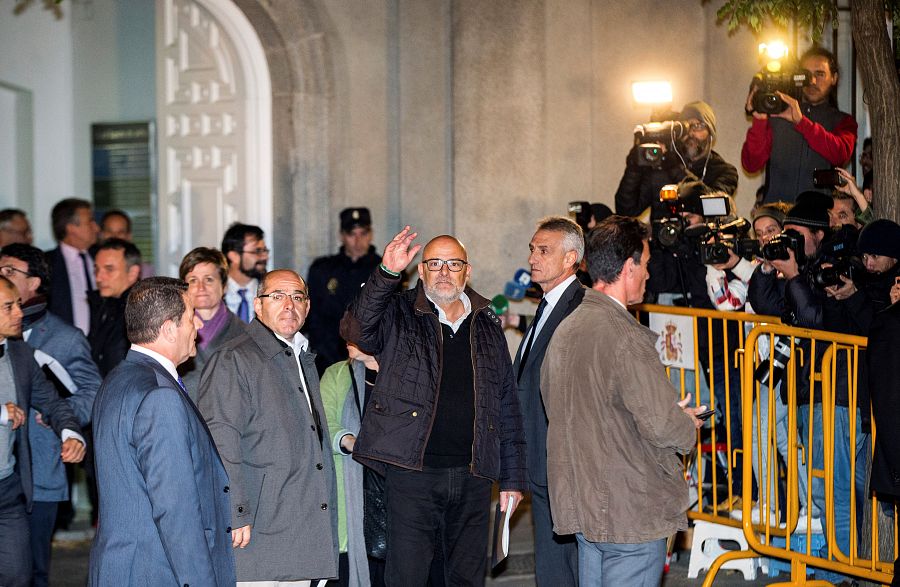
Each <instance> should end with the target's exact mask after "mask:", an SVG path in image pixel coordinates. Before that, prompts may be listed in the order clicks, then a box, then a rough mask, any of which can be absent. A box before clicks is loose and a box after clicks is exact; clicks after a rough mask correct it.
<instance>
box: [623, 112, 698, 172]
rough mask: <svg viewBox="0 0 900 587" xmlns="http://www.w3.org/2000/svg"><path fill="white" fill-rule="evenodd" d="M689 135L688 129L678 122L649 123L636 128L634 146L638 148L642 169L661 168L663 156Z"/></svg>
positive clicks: (639, 164)
mask: <svg viewBox="0 0 900 587" xmlns="http://www.w3.org/2000/svg"><path fill="white" fill-rule="evenodd" d="M686 133H687V128H686V127H685V125H684V124H683V123H682V122H679V121H677V120H664V121H663V122H648V123H647V124H639V125H637V126H635V127H634V146H635V147H637V164H638V166H640V167H660V166H661V165H662V163H663V155H665V153H666V151H669V152H671V151H672V150H674V148H675V142H676V141H678V139H680V138H681V137H682V136H684V135H685V134H686Z"/></svg>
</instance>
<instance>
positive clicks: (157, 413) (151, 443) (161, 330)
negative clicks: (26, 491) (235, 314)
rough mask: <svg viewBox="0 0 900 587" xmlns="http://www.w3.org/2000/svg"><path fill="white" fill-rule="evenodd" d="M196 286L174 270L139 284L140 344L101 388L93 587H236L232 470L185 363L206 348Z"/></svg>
mask: <svg viewBox="0 0 900 587" xmlns="http://www.w3.org/2000/svg"><path fill="white" fill-rule="evenodd" d="M186 290H187V286H186V285H185V283H184V282H183V281H180V280H177V279H172V278H169V277H151V278H148V279H145V280H143V281H139V282H138V283H137V284H136V285H135V286H134V287H133V288H132V290H131V293H130V294H129V295H128V303H127V306H126V309H125V323H126V327H127V332H128V339H129V340H130V341H131V343H132V344H131V349H130V350H129V351H128V354H127V355H126V356H125V359H124V360H123V361H122V362H120V363H119V364H118V365H117V366H116V367H115V368H114V369H113V370H112V371H110V373H109V375H107V376H106V379H105V380H104V381H103V385H101V386H100V391H99V392H97V399H96V401H95V402H94V412H93V421H94V444H95V447H94V452H95V455H96V466H97V485H98V488H99V490H100V524H99V527H98V530H97V537H96V538H95V539H94V545H93V547H92V548H91V562H90V571H89V576H88V584H89V585H91V586H92V587H94V586H107V585H135V584H138V583H140V584H142V585H192V586H194V587H196V586H217V587H221V586H226V585H234V580H235V579H234V556H233V555H232V552H231V549H232V545H231V528H230V527H229V526H228V523H229V513H230V510H231V502H230V501H229V499H228V498H229V486H228V477H227V475H226V473H225V467H224V466H223V465H222V461H221V460H220V459H219V456H218V454H216V447H215V445H214V444H213V441H212V438H211V437H210V435H209V431H208V430H207V429H206V426H204V424H203V420H202V419H201V416H200V413H199V412H198V411H197V408H196V406H195V405H194V404H193V402H191V400H190V398H189V397H188V395H187V393H186V392H185V390H184V386H183V385H182V383H181V381H180V379H179V377H178V372H177V371H176V370H175V369H176V366H177V365H178V364H180V363H182V362H184V361H185V360H186V359H187V358H188V357H190V356H191V355H192V354H194V353H195V352H196V348H195V346H194V339H195V338H196V337H197V324H198V323H199V322H200V319H199V318H196V317H195V316H194V308H193V306H192V305H191V302H190V300H189V299H188V297H187V295H186Z"/></svg>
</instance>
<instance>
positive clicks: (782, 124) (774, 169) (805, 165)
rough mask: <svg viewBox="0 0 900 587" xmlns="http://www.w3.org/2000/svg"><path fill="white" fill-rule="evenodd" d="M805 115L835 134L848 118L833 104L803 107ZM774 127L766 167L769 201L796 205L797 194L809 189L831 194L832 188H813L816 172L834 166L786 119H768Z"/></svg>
mask: <svg viewBox="0 0 900 587" xmlns="http://www.w3.org/2000/svg"><path fill="white" fill-rule="evenodd" d="M800 109H801V110H802V111H803V115H804V116H806V117H807V118H809V119H810V120H811V121H813V122H817V123H819V124H821V125H822V126H823V127H824V128H825V130H827V131H833V130H834V128H835V127H836V126H837V124H838V123H839V122H840V121H841V120H842V119H843V118H844V117H845V116H847V114H846V113H844V112H841V111H840V110H838V109H837V108H835V107H834V106H831V105H830V104H828V103H827V102H826V103H823V104H819V105H817V106H812V105H810V104H807V103H805V102H802V103H801V104H800ZM769 126H770V127H771V128H772V153H771V155H770V156H769V163H768V165H767V167H766V170H767V171H766V185H767V189H766V198H765V201H766V202H777V201H779V200H781V201H784V202H793V201H794V200H796V199H797V195H798V194H800V193H801V192H805V191H807V190H815V191H820V192H822V193H830V192H831V190H829V189H820V190H816V188H815V187H814V186H813V171H814V170H816V169H831V163H829V162H828V160H827V159H825V157H823V156H821V155H819V154H818V153H816V152H815V151H813V150H812V148H811V147H810V146H809V143H807V142H806V139H805V138H803V135H801V134H800V133H799V132H798V131H797V130H796V129H795V128H794V124H793V123H792V122H790V121H789V120H785V119H783V118H774V117H771V116H770V117H769Z"/></svg>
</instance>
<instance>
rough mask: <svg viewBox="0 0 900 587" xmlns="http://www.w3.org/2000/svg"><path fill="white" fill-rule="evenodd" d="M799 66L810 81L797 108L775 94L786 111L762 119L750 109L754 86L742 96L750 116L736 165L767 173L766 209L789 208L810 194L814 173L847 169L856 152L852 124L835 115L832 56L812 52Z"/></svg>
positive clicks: (790, 100)
mask: <svg viewBox="0 0 900 587" xmlns="http://www.w3.org/2000/svg"><path fill="white" fill-rule="evenodd" d="M800 65H801V67H802V68H803V69H805V70H807V71H808V72H809V74H811V75H809V82H808V85H806V86H805V87H803V90H802V96H801V100H800V101H799V102H798V101H797V100H796V99H795V98H792V97H791V96H789V95H787V94H785V93H783V92H779V91H776V92H774V93H775V94H776V95H777V96H778V97H779V98H780V99H781V101H782V102H783V103H784V104H785V108H784V110H782V111H781V112H778V113H777V114H766V113H765V112H762V111H760V110H759V109H758V108H757V106H755V105H754V96H755V94H756V93H757V92H758V91H760V86H759V85H758V84H757V83H754V84H753V85H752V87H751V89H750V93H749V95H748V96H747V105H746V112H747V113H748V114H752V116H753V124H752V126H751V127H750V128H749V129H748V130H747V138H746V139H745V140H744V146H743V147H742V149H741V163H742V164H743V166H744V169H745V170H747V172H749V173H756V172H758V171H761V170H762V169H763V168H764V167H765V168H766V183H765V196H764V198H763V202H766V203H768V202H775V201H779V200H781V201H785V202H794V201H795V200H796V198H797V194H799V193H801V192H804V191H807V190H812V189H814V186H813V171H814V170H815V169H830V168H831V167H832V166H839V167H840V166H844V165H846V164H847V162H848V161H849V160H850V158H851V157H852V156H853V149H854V148H855V147H856V128H857V125H856V121H855V120H854V119H853V117H852V116H850V115H849V114H847V113H846V112H841V111H840V110H838V109H837V99H836V96H835V88H836V87H837V83H838V66H837V61H836V59H835V57H834V55H833V54H832V53H831V52H830V51H828V50H826V49H823V48H821V47H813V48H812V49H809V50H808V51H806V52H805V53H804V54H803V56H802V57H801V58H800ZM773 97H774V96H773Z"/></svg>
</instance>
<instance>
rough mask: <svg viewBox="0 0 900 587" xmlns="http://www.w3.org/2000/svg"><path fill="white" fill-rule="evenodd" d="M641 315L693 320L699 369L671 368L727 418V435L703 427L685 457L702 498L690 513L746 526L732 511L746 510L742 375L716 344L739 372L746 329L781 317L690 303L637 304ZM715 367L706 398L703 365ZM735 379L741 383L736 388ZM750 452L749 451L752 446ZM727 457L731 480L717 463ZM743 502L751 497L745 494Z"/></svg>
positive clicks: (684, 389) (697, 397)
mask: <svg viewBox="0 0 900 587" xmlns="http://www.w3.org/2000/svg"><path fill="white" fill-rule="evenodd" d="M632 310H633V311H634V312H635V314H636V316H637V318H638V319H641V318H642V316H643V315H645V314H646V315H649V314H661V315H672V316H684V317H687V318H689V319H690V320H691V324H692V330H693V333H694V336H693V339H692V340H690V341H685V344H689V345H692V349H693V357H694V361H693V368H690V369H689V368H675V367H668V368H667V371H668V372H669V374H670V378H672V379H673V383H674V384H675V386H676V387H677V388H679V389H680V392H681V397H682V398H684V397H685V396H686V395H687V393H691V394H692V397H693V403H694V404H695V405H701V404H703V403H707V404H708V406H709V408H710V409H717V410H718V411H719V413H720V414H721V415H722V417H723V418H722V419H723V423H724V430H725V432H724V434H723V433H722V429H721V428H720V427H712V428H711V429H710V430H709V439H708V440H706V439H703V438H701V434H702V432H698V435H697V449H696V451H695V453H694V455H692V457H695V458H696V460H688V459H686V460H685V467H686V469H687V470H689V471H693V473H695V474H696V482H697V500H696V503H695V504H694V505H693V506H692V508H691V509H690V510H688V517H689V518H691V519H693V520H703V521H706V522H713V523H716V524H723V525H726V526H731V527H734V528H740V527H741V522H740V520H737V519H733V518H732V517H731V514H732V512H733V511H736V510H737V511H739V510H740V501H738V500H736V498H737V497H740V489H738V493H737V494H735V492H734V491H733V488H734V485H735V483H734V473H735V464H736V462H737V459H736V457H737V455H738V454H741V453H743V452H744V448H743V447H742V444H741V438H740V436H739V435H736V434H732V430H731V423H732V422H733V421H735V419H736V420H737V421H739V420H740V414H732V403H734V404H735V406H740V397H741V392H740V390H741V387H740V378H736V379H735V380H734V381H732V379H731V378H730V377H729V376H728V373H727V372H726V373H720V371H721V370H722V369H724V368H725V366H724V364H722V363H720V361H717V360H716V358H717V357H716V355H717V353H716V348H715V344H714V343H722V349H721V355H719V356H720V357H723V358H724V361H728V362H729V363H730V367H731V368H732V369H734V370H736V371H738V372H739V370H740V368H741V365H742V363H743V362H744V357H743V349H744V341H745V337H746V333H747V332H748V330H749V328H750V327H752V326H755V325H757V324H780V323H781V320H780V319H779V318H776V317H774V316H763V315H759V314H749V313H746V312H722V311H718V310H704V309H698V308H684V307H678V306H662V305H654V304H642V305H639V306H634V307H632ZM704 333H705V336H706V340H707V342H708V344H706V345H705V346H706V347H707V348H706V349H705V350H706V353H705V355H704V356H702V357H701V346H702V345H701V344H700V343H701V339H702V335H703V334H704ZM704 364H706V365H708V366H709V377H708V385H709V398H708V400H707V401H705V402H704V401H701V391H702V389H703V387H704V380H705V379H706V375H705V372H704V369H703V365H704ZM691 377H692V378H693V386H691V385H690V378H691ZM732 384H734V385H735V386H736V387H737V388H736V389H732ZM717 386H718V387H719V388H720V389H719V390H718V391H720V392H721V394H723V395H724V400H725V401H724V404H725V405H724V406H720V405H718V402H717V400H716V391H717V389H716V388H717ZM732 395H735V396H736V399H737V401H735V402H733V401H732ZM747 452H748V453H749V451H747ZM703 454H709V455H710V456H711V461H710V464H709V465H707V463H706V461H704V459H703V458H701V457H702V455H703ZM717 457H718V458H721V460H722V461H724V463H723V465H724V466H722V467H721V468H722V469H724V472H725V479H722V478H721V473H720V471H719V467H716V460H717ZM707 466H709V467H711V468H710V471H709V474H710V480H711V482H710V484H709V489H708V490H707V488H706V487H704V484H703V479H704V478H705V476H706V474H707V473H706V470H705V468H706V467H707ZM720 487H724V488H725V489H724V492H722V491H720ZM741 501H745V500H744V499H743V498H742V500H741Z"/></svg>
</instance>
